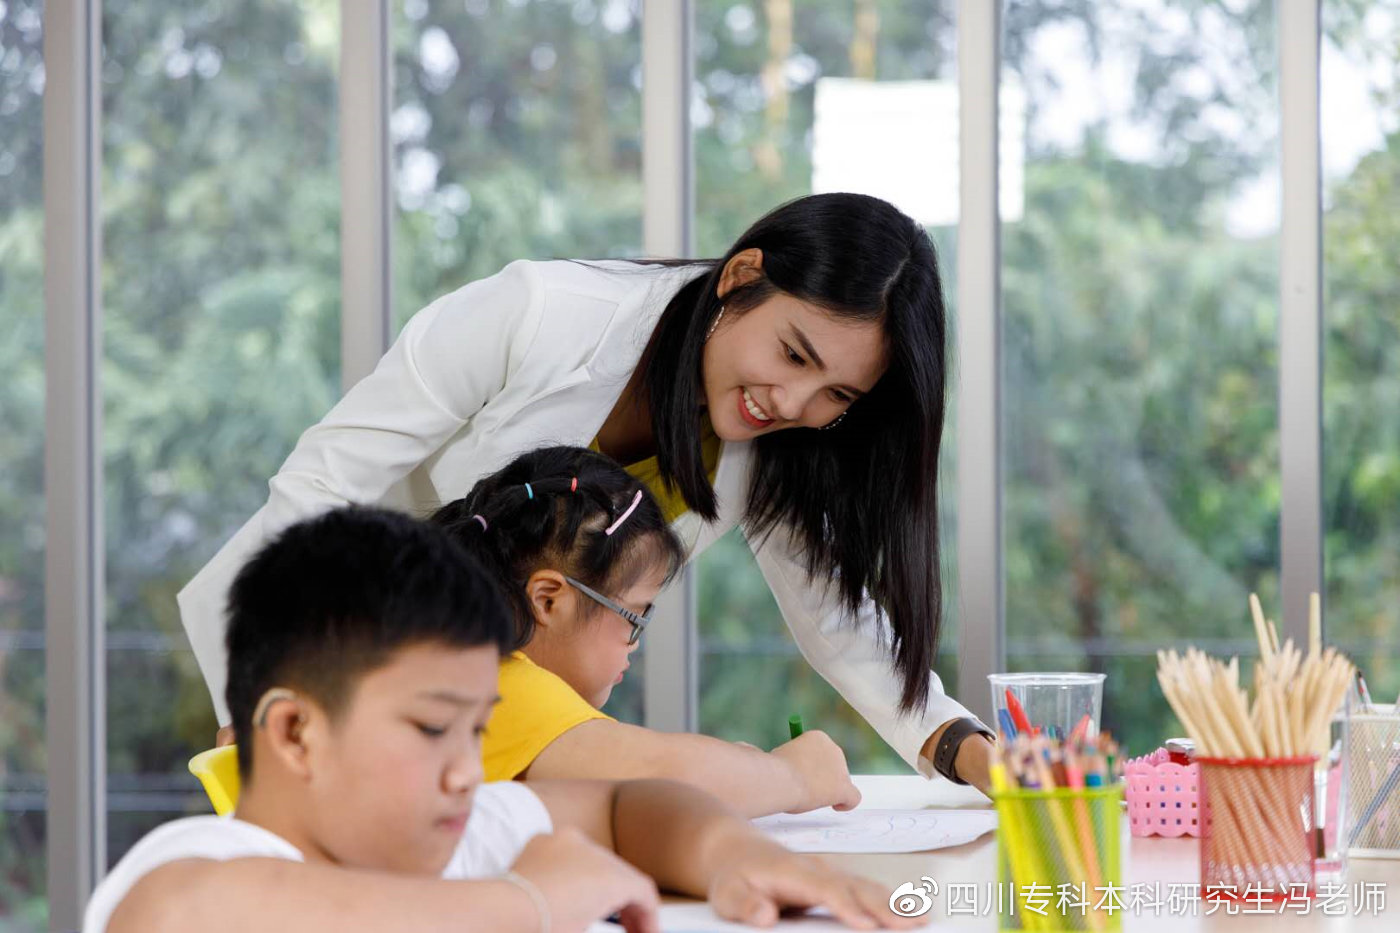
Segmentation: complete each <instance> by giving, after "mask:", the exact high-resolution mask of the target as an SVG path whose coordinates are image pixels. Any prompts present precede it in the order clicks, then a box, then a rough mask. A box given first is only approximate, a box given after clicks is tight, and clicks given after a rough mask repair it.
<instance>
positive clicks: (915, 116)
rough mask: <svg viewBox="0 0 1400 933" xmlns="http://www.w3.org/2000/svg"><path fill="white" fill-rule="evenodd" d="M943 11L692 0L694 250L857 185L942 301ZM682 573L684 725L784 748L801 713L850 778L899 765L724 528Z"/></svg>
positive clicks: (947, 657) (950, 138) (944, 643)
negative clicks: (691, 719) (694, 668)
mask: <svg viewBox="0 0 1400 933" xmlns="http://www.w3.org/2000/svg"><path fill="white" fill-rule="evenodd" d="M954 6H955V5H954V4H953V3H952V2H948V0H921V2H917V3H893V2H879V3H877V2H873V0H859V2H853V3H849V4H834V5H833V4H822V5H817V4H802V3H792V2H790V0H768V2H763V3H758V2H753V3H732V2H712V0H701V2H699V3H697V4H696V42H695V46H696V66H695V71H696V73H695V85H694V91H693V94H692V99H691V121H692V125H693V127H694V140H695V159H696V218H695V221H696V230H697V239H698V243H699V252H700V254H701V255H703V256H718V255H722V254H723V253H724V252H725V250H727V249H728V248H729V245H730V244H731V242H732V241H733V240H734V238H735V237H737V236H738V235H739V234H740V233H742V232H743V231H744V229H745V228H747V227H748V226H749V224H751V223H752V222H753V221H755V220H757V219H758V217H759V216H760V215H761V214H762V213H763V212H764V211H765V210H768V209H769V208H772V207H776V206H777V205H778V204H780V203H782V202H783V201H786V200H789V199H791V198H794V197H798V196H800V195H804V194H809V193H812V192H814V191H837V190H845V191H851V190H855V191H861V192H864V193H869V194H874V195H879V196H883V197H886V198H887V199H890V200H893V201H894V202H895V203H896V204H898V205H899V206H900V207H901V208H903V209H904V210H905V212H906V213H909V214H910V215H911V216H914V217H915V218H916V219H918V220H919V221H921V222H922V223H924V224H925V225H927V226H928V228H929V231H930V233H931V234H932V235H933V237H934V241H935V243H936V244H937V246H938V248H939V251H940V262H941V271H942V273H943V278H944V287H945V290H946V298H947V300H948V302H949V305H950V307H951V305H952V300H953V292H954V280H953V275H952V272H953V267H954V264H955V262H956V257H955V254H954V252H953V246H954V232H955V227H956V224H957V203H958V185H957V173H956V156H957V149H958V133H957V91H956V72H957V63H956V58H955V42H954V39H955V29H956V27H955V23H954V21H953V8H954ZM950 350H951V348H950ZM951 388H952V383H951V380H950V389H951ZM955 407H956V403H955V401H954V399H953V397H952V396H951V395H950V396H949V400H948V416H949V419H950V421H949V428H948V431H947V434H945V440H944V446H943V458H944V463H945V467H944V470H943V473H942V477H941V479H940V486H941V495H940V498H941V500H942V502H943V503H944V509H943V516H942V517H943V526H942V529H941V531H942V535H943V542H944V545H943V546H944V555H945V559H944V567H943V568H942V573H943V583H944V589H945V599H944V603H945V610H944V611H945V616H944V618H945V624H944V628H943V633H942V638H941V650H940V653H939V661H938V665H937V670H938V672H939V674H940V675H941V676H942V679H943V685H944V688H945V689H946V690H947V691H948V692H949V693H955V692H956V690H957V688H958V683H957V676H956V672H957V657H956V652H957V637H958V636H957V619H956V609H955V607H956V605H957V601H956V597H955V595H953V594H954V593H955V592H956V587H955V581H956V576H957V570H956V562H955V561H954V560H953V559H952V555H953V546H954V541H955V526H954V520H953V512H952V509H951V504H952V501H953V496H952V494H951V492H950V491H949V490H950V488H951V469H950V467H951V466H952V464H953V463H954V462H955V461H956V452H955V450H954V448H953V444H952V443H951V442H950V441H951V435H952V434H953V433H954V428H953V426H952V424H951V416H952V414H953V412H954V409H955ZM930 569H931V572H932V571H933V570H934V569H936V568H930ZM697 580H698V584H697V586H698V612H699V631H700V652H701V655H700V729H701V731H702V732H706V733H709V734H711V735H717V736H720V737H722V738H727V739H735V740H743V741H746V742H752V743H755V744H758V745H760V746H762V747H764V748H770V747H772V746H774V745H777V744H780V743H782V742H784V741H787V739H788V733H787V718H788V716H789V715H790V714H791V713H801V714H802V715H803V717H804V718H805V720H806V721H807V723H808V724H809V726H810V727H812V728H820V729H822V730H824V731H826V732H828V733H830V734H831V736H832V738H834V739H835V740H836V741H837V742H838V743H840V744H841V745H842V747H843V748H844V749H845V751H846V758H847V761H848V762H849V764H850V767H851V769H852V770H853V771H856V772H874V771H904V770H907V768H906V766H905V765H904V764H903V763H901V762H900V759H899V757H898V756H897V755H896V754H895V753H894V751H893V750H891V749H890V748H889V747H888V746H886V745H885V743H884V742H883V741H882V740H881V739H880V738H879V736H877V735H876V734H875V731H874V730H873V729H872V728H870V726H869V725H868V724H866V722H865V721H864V720H863V719H862V718H861V717H860V715H859V714H857V713H856V712H855V710H853V709H851V708H850V707H849V706H848V705H847V704H846V703H845V701H844V700H842V699H841V697H840V696H839V695H838V694H837V693H836V691H835V690H833V689H832V688H831V687H830V686H829V685H828V684H827V683H826V682H825V681H824V680H823V679H822V677H821V675H819V674H818V673H817V672H816V671H814V670H813V669H812V668H811V667H810V666H809V665H808V664H807V663H806V662H805V661H804V660H803V659H802V658H801V656H800V655H799V654H798V652H797V647H796V645H794V644H793V642H792V638H791V636H790V635H789V634H788V633H787V630H786V627H785V626H784V624H783V621H782V616H781V614H780V613H779V612H778V609H777V604H776V602H775V601H774V600H773V597H772V594H771V593H770V592H769V591H768V586H767V584H766V583H765V582H764V580H763V578H762V576H761V575H760V574H759V571H758V567H757V565H756V564H755V563H754V560H753V557H752V555H751V554H750V553H749V549H748V546H747V544H746V543H745V542H744V539H743V537H742V535H740V534H739V532H738V531H737V530H736V531H734V532H731V533H730V534H728V535H726V536H725V537H724V538H723V539H721V540H720V541H719V542H717V543H716V544H715V545H714V546H713V547H712V548H711V549H710V550H709V551H708V552H706V553H705V555H704V556H703V557H702V558H701V560H700V561H699V565H698V574H697Z"/></svg>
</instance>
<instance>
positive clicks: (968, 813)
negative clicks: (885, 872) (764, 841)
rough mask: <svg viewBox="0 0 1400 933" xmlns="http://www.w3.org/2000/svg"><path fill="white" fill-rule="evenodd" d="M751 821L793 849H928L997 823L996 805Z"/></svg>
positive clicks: (825, 811) (828, 812)
mask: <svg viewBox="0 0 1400 933" xmlns="http://www.w3.org/2000/svg"><path fill="white" fill-rule="evenodd" d="M753 824H754V825H755V826H757V827H758V828H759V829H761V830H763V831H764V832H765V833H767V834H768V836H769V838H771V839H774V840H775V841H777V842H779V843H781V844H782V845H784V846H786V847H787V848H789V849H791V850H792V851H793V852H842V853H853V852H927V851H929V850H930V849H946V848H948V847H949V846H960V845H963V844H964V843H968V842H971V841H972V840H974V839H976V838H978V837H979V836H982V835H983V834H985V833H989V832H991V831H992V830H994V829H996V827H997V814H996V811H995V810H864V809H856V810H851V811H849V812H847V813H838V812H837V811H835V810H833V809H831V808H830V807H823V808H822V809H820V810H813V811H811V812H810V813H798V814H791V813H779V814H776V815H774V816H764V817H760V818H758V819H756V820H754V821H753Z"/></svg>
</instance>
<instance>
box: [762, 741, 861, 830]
mask: <svg viewBox="0 0 1400 933" xmlns="http://www.w3.org/2000/svg"><path fill="white" fill-rule="evenodd" d="M773 756H774V757H775V758H777V759H778V760H779V761H781V762H783V763H784V764H785V765H787V766H788V768H789V769H790V770H791V772H792V779H793V782H794V783H795V784H796V786H797V789H798V794H797V802H796V803H795V805H794V806H791V807H789V808H788V811H787V812H789V813H805V812H806V811H808V810H815V809H817V808H818V807H832V808H834V809H837V810H852V809H854V808H855V806H856V804H858V803H860V791H859V790H857V789H856V786H855V785H854V784H852V783H851V772H850V771H849V770H848V769H847V767H846V755H845V753H844V752H842V751H841V746H839V745H837V744H836V743H835V742H833V741H831V737H830V736H828V735H827V734H826V733H825V732H821V731H819V730H815V729H814V730H809V731H807V732H804V733H802V734H801V735H799V736H798V737H797V738H795V739H793V740H792V741H791V742H785V743H784V744H782V745H779V746H778V747H777V748H775V749H773Z"/></svg>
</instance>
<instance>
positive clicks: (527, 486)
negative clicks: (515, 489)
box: [525, 483, 535, 499]
mask: <svg viewBox="0 0 1400 933" xmlns="http://www.w3.org/2000/svg"><path fill="white" fill-rule="evenodd" d="M525 493H526V495H528V496H529V497H530V498H531V499H533V498H535V491H534V490H533V489H531V488H530V484H529V483H526V484H525Z"/></svg>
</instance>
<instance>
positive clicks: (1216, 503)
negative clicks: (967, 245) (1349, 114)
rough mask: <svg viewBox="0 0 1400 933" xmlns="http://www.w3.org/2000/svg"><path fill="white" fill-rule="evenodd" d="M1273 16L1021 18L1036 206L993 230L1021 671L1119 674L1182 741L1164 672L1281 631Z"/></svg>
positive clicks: (1253, 9) (1020, 9) (1013, 619)
mask: <svg viewBox="0 0 1400 933" xmlns="http://www.w3.org/2000/svg"><path fill="white" fill-rule="evenodd" d="M1274 31H1275V23H1274V15H1273V4H1272V3H1268V2H1239V3H1230V4H1206V5H1202V4H1194V3H1182V2H1169V3H1162V4H1154V5H1151V6H1150V7H1149V6H1148V5H1145V4H1140V3H1135V2H1114V3H1096V4H1088V5H1080V6H1076V7H1073V8H1070V7H1066V6H1065V5H1064V4H1060V3H1049V2H1012V3H1009V4H1008V6H1007V8H1006V15H1005V19H1004V32H1003V43H1004V62H1005V68H1006V74H1005V76H1004V79H1003V95H1002V105H1003V107H1005V106H1007V102H1008V96H1015V95H1023V97H1024V100H1025V117H1024V120H1025V128H1024V150H1023V153H1010V154H1009V153H1007V152H1006V151H1005V150H1003V153H1002V156H1003V165H1005V164H1006V161H1007V159H1008V158H1009V157H1018V158H1019V157H1021V156H1022V155H1023V157H1024V162H1025V167H1024V176H1025V202H1024V209H1023V212H1022V213H1021V214H1020V216H1014V215H1012V216H1007V211H1006V205H1005V204H1003V215H1004V218H1005V219H1004V226H1003V230H1002V248H1003V264H1002V288H1003V324H1002V373H1003V374H1002V380H1003V381H1002V387H1003V389H1002V392H1003V397H1002V418H1003V438H1004V440H1003V454H1002V456H1003V463H1004V465H1005V467H1004V469H1005V493H1004V496H1005V499H1004V503H1005V505H1004V508H1005V548H1006V551H1005V575H1006V576H1005V583H1006V635H1007V662H1008V666H1009V668H1010V669H1012V670H1066V669H1068V670H1100V671H1106V672H1107V673H1108V675H1109V676H1108V680H1107V683H1106V685H1105V686H1106V692H1105V698H1104V710H1105V720H1106V725H1107V726H1108V727H1109V728H1110V729H1112V730H1113V731H1114V733H1115V734H1117V735H1118V736H1119V738H1120V739H1123V740H1125V741H1126V743H1127V745H1128V746H1129V747H1130V748H1133V749H1148V748H1154V747H1156V745H1157V743H1158V742H1159V741H1160V740H1161V738H1162V737H1163V736H1165V735H1169V734H1171V731H1172V729H1173V726H1172V725H1171V719H1170V715H1171V714H1170V711H1169V710H1168V708H1167V706H1166V704H1165V703H1163V702H1162V701H1161V699H1160V695H1159V694H1158V692H1157V691H1156V690H1155V688H1153V689H1143V685H1144V684H1151V683H1153V679H1154V671H1155V668H1156V659H1155V657H1154V654H1155V651H1156V649H1157V648H1159V647H1165V646H1166V645H1168V644H1180V643H1182V642H1183V641H1187V642H1194V643H1196V644H1198V645H1200V646H1202V647H1203V648H1206V649H1208V650H1211V651H1212V652H1213V653H1216V654H1232V653H1235V652H1237V651H1247V650H1248V646H1249V644H1250V639H1251V638H1252V633H1251V629H1250V625H1249V622H1248V606H1247V602H1246V600H1247V597H1248V594H1249V592H1250V591H1251V590H1257V591H1258V592H1259V595H1260V598H1261V599H1262V600H1263V602H1264V605H1265V606H1267V607H1269V612H1270V614H1271V615H1273V616H1275V617H1278V614H1279V608H1278V596H1277V594H1278V579H1277V578H1278V564H1279V556H1278V548H1279V544H1278V530H1279V461H1278V405H1277V401H1276V399H1277V386H1278V382H1277V380H1278V375H1277V371H1276V357H1277V337H1276V329H1277V324H1278V311H1277V307H1278V288H1279V282H1278V193H1279V170H1278V167H1277V146H1278V130H1277V125H1278V117H1277V112H1278V101H1277V96H1276V93H1275V90H1274V74H1275V71H1276V56H1275V51H1274Z"/></svg>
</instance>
